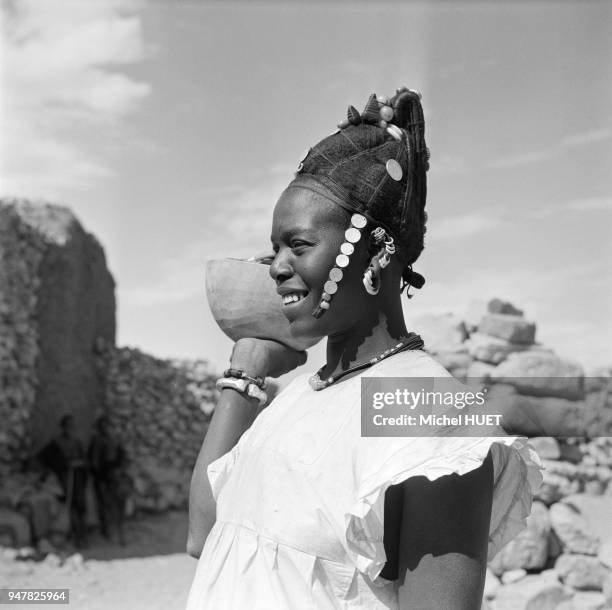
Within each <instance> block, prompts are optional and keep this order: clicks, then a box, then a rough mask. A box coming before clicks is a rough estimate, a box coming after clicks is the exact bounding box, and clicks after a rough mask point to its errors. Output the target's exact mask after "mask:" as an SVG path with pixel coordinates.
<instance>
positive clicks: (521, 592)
mask: <svg viewBox="0 0 612 610" xmlns="http://www.w3.org/2000/svg"><path fill="white" fill-rule="evenodd" d="M570 598H571V594H570V593H568V592H567V591H566V590H565V589H564V588H563V586H562V585H561V584H560V583H559V582H558V581H556V580H554V579H553V578H542V577H540V576H536V575H530V576H526V577H525V578H522V579H521V580H519V581H518V582H516V583H512V584H509V585H505V586H503V587H500V588H499V590H498V591H497V595H496V596H495V600H494V601H493V603H492V608H494V610H555V609H556V608H557V607H558V606H559V605H560V604H561V603H562V602H563V601H565V600H568V599H570Z"/></svg>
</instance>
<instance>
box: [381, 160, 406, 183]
mask: <svg viewBox="0 0 612 610" xmlns="http://www.w3.org/2000/svg"><path fill="white" fill-rule="evenodd" d="M385 167H386V168H387V173H388V174H389V176H391V178H393V180H395V181H396V182H399V181H400V180H401V179H402V176H403V175H404V172H403V171H402V166H401V165H400V164H399V163H398V162H397V161H396V160H395V159H389V160H388V161H387V163H386V165H385Z"/></svg>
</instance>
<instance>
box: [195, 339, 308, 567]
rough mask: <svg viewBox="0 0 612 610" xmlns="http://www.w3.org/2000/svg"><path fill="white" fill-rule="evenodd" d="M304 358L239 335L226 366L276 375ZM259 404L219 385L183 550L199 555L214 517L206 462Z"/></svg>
mask: <svg viewBox="0 0 612 610" xmlns="http://www.w3.org/2000/svg"><path fill="white" fill-rule="evenodd" d="M304 362H306V352H297V351H295V350H293V349H291V348H289V347H286V346H285V345H282V344H280V343H277V342H276V341H268V340H265V339H240V340H239V341H237V342H236V343H235V344H234V349H233V351H232V356H231V358H230V363H231V364H230V366H231V368H234V369H241V370H243V371H244V372H245V373H246V374H247V375H250V376H251V377H278V376H280V375H283V374H284V373H288V372H289V371H291V370H293V369H294V368H296V367H298V366H300V365H301V364H304ZM258 409H259V405H258V402H257V400H256V399H253V398H247V397H246V396H244V395H243V394H240V393H239V392H236V391H235V390H232V389H227V388H226V389H223V390H222V391H221V396H220V398H219V402H218V403H217V405H216V407H215V411H214V414H213V417H212V420H211V422H210V425H209V427H208V431H207V433H206V436H205V437H204V441H203V443H202V447H201V449H200V453H199V455H198V459H197V461H196V464H195V467H194V470H193V474H192V477H191V487H190V489H189V535H188V539H187V552H188V553H189V554H190V555H191V556H192V557H199V556H200V553H201V552H202V548H203V547H204V543H205V542H206V538H207V536H208V534H209V532H210V530H211V529H212V526H213V525H214V523H215V520H216V503H215V499H214V497H213V494H212V490H211V488H210V483H209V481H208V473H207V470H208V466H209V464H210V463H211V462H214V461H215V460H216V459H217V458H220V457H221V456H222V455H224V454H226V453H227V452H228V451H230V450H231V449H232V448H233V447H234V445H236V443H237V442H238V440H239V439H240V437H241V436H242V435H243V434H244V432H245V431H246V430H247V429H248V428H249V427H250V426H251V424H252V423H253V421H254V420H255V417H256V415H257V412H258Z"/></svg>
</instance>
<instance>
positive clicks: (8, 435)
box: [0, 199, 115, 467]
mask: <svg viewBox="0 0 612 610" xmlns="http://www.w3.org/2000/svg"><path fill="white" fill-rule="evenodd" d="M99 338H101V339H103V340H104V341H106V342H107V343H111V344H112V343H113V342H114V340H115V296H114V281H113V278H112V276H111V274H110V273H109V271H108V269H107V267H106V261H105V257H104V251H103V249H102V247H101V246H100V244H99V243H98V241H97V240H96V238H95V237H94V236H93V235H91V234H89V233H87V232H86V231H85V230H84V229H83V227H82V226H81V224H80V223H79V222H78V220H77V219H76V217H75V216H74V215H73V214H72V212H71V211H70V210H69V209H68V208H64V207H60V206H52V205H48V204H44V203H36V202H29V201H26V200H16V199H2V200H0V376H1V383H2V388H1V389H2V391H1V392H0V417H2V419H3V421H8V422H10V425H9V426H8V427H7V428H4V427H3V433H2V436H0V462H1V463H2V464H4V466H5V467H7V466H10V465H11V464H13V463H15V462H18V461H19V460H21V459H23V458H25V457H26V456H27V455H28V454H29V453H31V452H33V451H36V450H37V449H39V448H40V447H42V446H43V445H44V444H45V443H46V442H47V441H48V440H49V439H50V437H51V435H52V434H54V433H55V432H56V429H57V422H58V420H59V418H60V417H61V416H62V415H63V414H65V413H72V414H73V415H74V417H75V423H76V427H77V431H78V432H79V433H80V435H81V436H83V435H85V434H87V433H88V431H89V428H90V426H91V422H92V418H93V413H94V411H95V409H96V408H98V407H99V406H100V404H101V403H100V399H101V394H102V388H101V386H100V384H99V380H98V377H97V375H96V369H95V364H94V357H93V346H94V343H95V341H96V340H97V339H99Z"/></svg>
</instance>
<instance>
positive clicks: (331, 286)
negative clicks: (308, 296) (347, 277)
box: [323, 280, 338, 294]
mask: <svg viewBox="0 0 612 610" xmlns="http://www.w3.org/2000/svg"><path fill="white" fill-rule="evenodd" d="M323 290H325V292H327V294H336V292H337V290H338V284H336V282H332V281H331V280H328V281H327V282H325V284H324V285H323Z"/></svg>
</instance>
